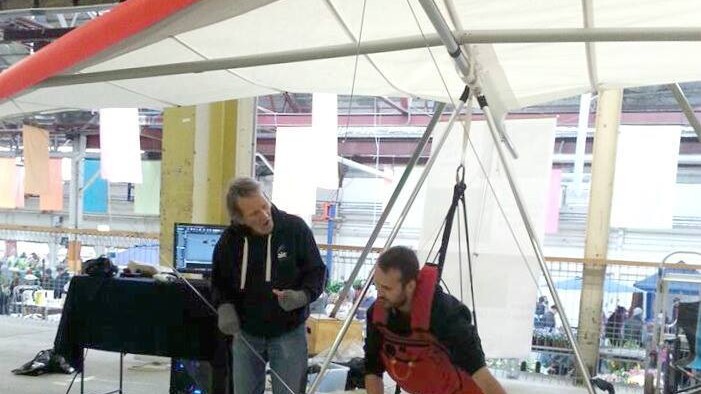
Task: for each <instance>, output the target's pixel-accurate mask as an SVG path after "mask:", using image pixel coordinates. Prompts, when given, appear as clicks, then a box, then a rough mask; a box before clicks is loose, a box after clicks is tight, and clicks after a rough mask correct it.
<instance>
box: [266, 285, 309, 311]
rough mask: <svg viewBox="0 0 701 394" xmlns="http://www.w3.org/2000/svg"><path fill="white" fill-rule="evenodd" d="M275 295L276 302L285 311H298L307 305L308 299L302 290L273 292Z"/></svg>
mask: <svg viewBox="0 0 701 394" xmlns="http://www.w3.org/2000/svg"><path fill="white" fill-rule="evenodd" d="M273 292H274V293H275V295H277V302H278V304H280V307H281V308H282V309H284V310H285V311H287V312H289V311H293V310H295V309H299V308H301V307H303V306H305V305H307V304H308V303H309V297H307V293H305V292H304V290H273Z"/></svg>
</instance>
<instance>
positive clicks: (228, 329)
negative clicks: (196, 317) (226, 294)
mask: <svg viewBox="0 0 701 394" xmlns="http://www.w3.org/2000/svg"><path fill="white" fill-rule="evenodd" d="M217 315H218V316H219V319H218V321H217V325H218V326H219V331H221V332H222V333H224V334H226V335H231V336H236V334H238V333H239V331H241V325H240V323H239V315H238V314H237V313H236V308H234V305H233V304H221V305H219V308H217Z"/></svg>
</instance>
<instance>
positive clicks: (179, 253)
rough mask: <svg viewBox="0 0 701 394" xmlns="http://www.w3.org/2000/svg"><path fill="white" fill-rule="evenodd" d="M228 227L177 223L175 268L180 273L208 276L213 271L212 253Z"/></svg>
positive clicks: (174, 242)
mask: <svg viewBox="0 0 701 394" xmlns="http://www.w3.org/2000/svg"><path fill="white" fill-rule="evenodd" d="M224 229H226V226H218V225H212V224H193V223H175V231H174V240H173V260H174V261H173V263H174V264H173V266H174V267H175V268H176V269H177V270H178V271H180V272H189V273H199V274H203V275H205V276H208V275H209V274H210V273H211V271H212V253H213V252H214V247H215V246H216V244H217V242H218V241H219V237H221V235H222V233H223V232H224Z"/></svg>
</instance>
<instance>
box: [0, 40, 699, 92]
mask: <svg viewBox="0 0 701 394" xmlns="http://www.w3.org/2000/svg"><path fill="white" fill-rule="evenodd" d="M451 36H454V39H455V40H454V41H456V42H457V43H458V44H460V45H467V44H507V43H512V44H517V43H557V42H638V41H648V42H662V41H701V28H696V27H693V28H692V27H662V28H591V29H586V28H572V29H499V30H473V31H465V30H463V31H456V32H455V33H453V34H452V35H451ZM427 45H428V46H432V47H437V46H442V45H443V42H442V41H441V38H440V36H439V35H438V34H427V35H426V36H425V38H424V37H423V36H408V37H400V38H392V39H383V40H374V41H367V42H364V43H360V44H359V45H356V44H342V45H331V46H325V47H318V48H306V49H300V50H292V51H282V52H273V53H262V54H256V55H247V56H237V57H229V58H223V59H214V60H203V61H195V62H181V63H172V64H163V65H158V66H148V67H134V68H125V69H117V70H109V71H99V72H92V73H83V74H69V75H57V76H54V77H52V78H49V79H47V80H46V81H44V82H41V83H39V84H37V85H35V86H34V88H42V87H54V86H67V85H77V84H84V83H97V82H106V81H119V80H125V79H139V78H149V77H157V76H165V75H178V74H189V73H201V72H207V71H217V70H233V69H238V68H245V67H256V66H265V65H273V64H285V63H294V62H303V61H310V60H320V59H331V58H338V57H347V56H356V55H369V54H374V53H384V52H394V51H401V50H410V49H419V48H425V47H426V46H427ZM6 98H8V97H6ZM6 98H5V99H6Z"/></svg>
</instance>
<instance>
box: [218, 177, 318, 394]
mask: <svg viewBox="0 0 701 394" xmlns="http://www.w3.org/2000/svg"><path fill="white" fill-rule="evenodd" d="M226 203H227V208H228V210H229V215H230V216H231V225H230V226H229V227H228V228H227V229H226V230H225V231H224V233H223V234H222V236H221V238H220V240H219V242H218V243H217V246H216V247H215V249H214V256H213V264H214V266H213V271H212V290H213V293H214V300H215V302H216V304H217V305H218V311H219V329H220V330H221V331H222V332H223V333H224V334H227V335H232V336H233V337H234V345H233V357H234V360H233V363H234V370H233V377H234V391H235V392H236V394H262V393H263V391H264V388H265V365H263V363H262V362H261V361H260V360H259V359H258V358H257V357H256V355H255V354H253V353H252V351H251V349H250V348H249V347H248V345H247V344H246V343H244V341H243V340H242V338H241V337H245V339H246V340H247V342H249V343H250V344H251V345H252V346H253V347H254V348H255V351H256V352H257V353H258V354H259V355H261V356H263V357H264V358H265V359H266V360H267V361H268V362H270V367H271V368H272V369H273V370H275V372H277V373H278V374H279V375H280V377H281V378H282V379H283V380H284V381H285V383H286V384H287V386H289V387H290V388H292V389H293V390H295V393H300V392H303V387H302V384H303V382H304V375H305V373H306V370H307V340H306V332H305V326H304V322H305V320H306V319H307V317H308V316H309V303H311V302H312V301H314V300H316V299H317V297H319V294H321V292H322V291H323V287H324V283H325V279H326V267H325V266H324V263H323V262H322V260H321V256H320V255H319V249H318V247H317V245H316V242H315V241H314V236H313V234H312V232H311V230H310V229H309V227H308V226H307V225H306V223H305V222H304V221H303V220H302V219H301V218H299V217H297V216H294V215H290V214H287V213H285V212H283V211H281V210H278V209H277V208H276V207H274V206H272V204H271V203H270V201H268V199H267V198H266V197H265V196H264V195H263V193H262V191H261V189H260V184H259V183H258V182H256V181H255V180H253V179H251V178H238V179H235V180H234V181H233V182H232V183H231V185H230V186H229V190H228V193H227V197H226ZM273 393H274V394H283V393H286V394H290V393H289V392H288V391H287V389H286V388H285V387H284V385H283V384H282V383H281V382H279V381H278V379H277V378H276V377H275V378H273Z"/></svg>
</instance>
